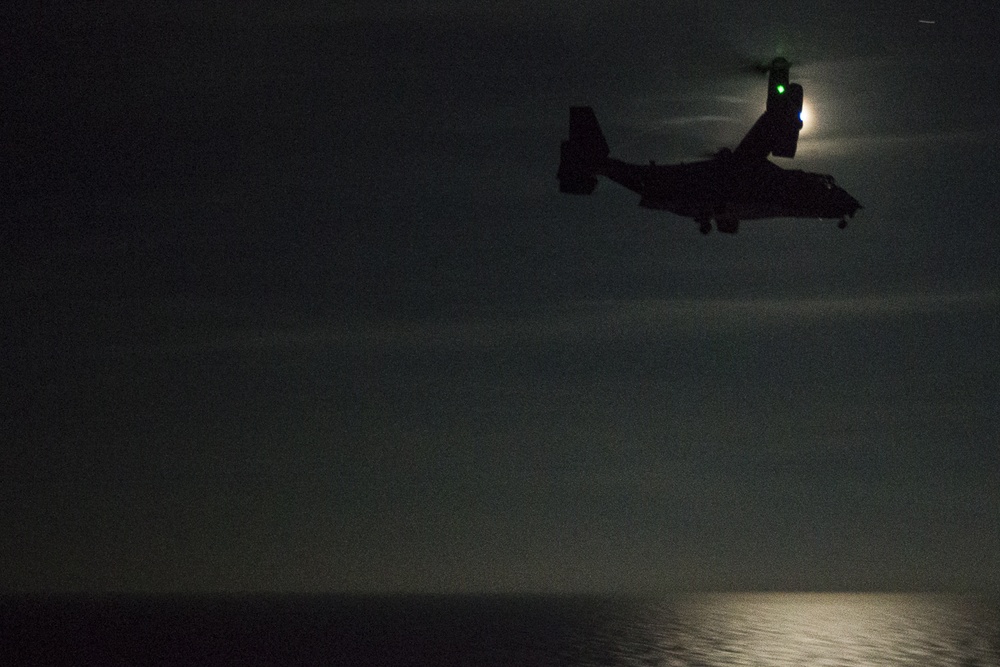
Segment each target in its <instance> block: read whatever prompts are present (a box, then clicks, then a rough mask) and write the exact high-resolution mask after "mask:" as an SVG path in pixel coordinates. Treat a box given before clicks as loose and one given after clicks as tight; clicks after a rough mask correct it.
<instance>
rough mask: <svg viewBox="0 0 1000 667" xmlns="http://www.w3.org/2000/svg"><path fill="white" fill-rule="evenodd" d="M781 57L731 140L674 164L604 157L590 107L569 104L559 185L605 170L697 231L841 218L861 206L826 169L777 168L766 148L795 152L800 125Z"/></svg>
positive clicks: (579, 184)
mask: <svg viewBox="0 0 1000 667" xmlns="http://www.w3.org/2000/svg"><path fill="white" fill-rule="evenodd" d="M788 68H789V64H788V61H787V60H785V59H784V58H775V59H774V60H773V61H772V62H771V64H770V66H768V67H767V71H768V89H767V107H766V109H765V111H764V113H763V114H762V115H761V117H760V118H758V119H757V122H756V123H754V125H753V127H752V128H750V131H749V132H747V134H746V136H745V137H743V140H742V141H741V142H740V144H739V145H738V146H737V147H736V149H735V150H729V149H728V148H724V149H722V150H721V151H719V152H718V153H716V154H715V156H714V157H712V158H711V159H709V160H702V161H699V162H690V163H681V164H675V165H657V164H656V163H655V162H653V161H650V163H649V165H640V164H629V163H627V162H622V161H621V160H616V159H614V158H611V157H609V155H610V150H609V148H608V142H607V141H606V140H605V138H604V134H603V133H602V132H601V127H600V125H599V124H598V122H597V117H596V116H595V115H594V110H593V109H592V108H590V107H571V108H570V110H569V140H567V141H564V142H562V150H561V155H560V161H559V172H558V174H557V178H558V179H559V190H560V192H566V193H569V194H577V195H589V194H591V193H592V192H593V191H594V188H596V187H597V177H598V176H604V177H606V178H608V179H610V180H612V181H614V182H616V183H619V184H621V185H623V186H625V187H626V188H628V189H629V190H632V191H633V192H636V193H638V194H639V195H640V200H639V205H640V206H643V207H646V208H651V209H660V210H664V211H670V212H671V213H675V214H677V215H680V216H684V217H688V218H694V220H695V222H697V223H698V228H699V230H700V231H701V233H702V234H708V233H709V232H710V231H711V230H712V220H715V225H716V227H717V228H718V230H719V231H720V232H724V233H728V234H735V233H736V231H737V229H739V223H740V220H757V219H761V218H839V219H840V223H839V224H838V227H840V228H841V229H843V228H844V227H846V226H847V218H849V217H850V218H853V217H854V214H855V213H856V212H857V210H858V209H860V208H863V207H862V206H861V204H859V203H858V201H857V200H856V199H855V198H854V197H852V196H851V195H849V194H848V193H847V191H846V190H844V189H843V188H841V187H839V186H838V185H837V184H836V182H835V181H834V179H833V176H829V175H827V174H815V173H810V172H806V171H800V170H794V169H782V168H781V167H779V166H778V165H776V164H774V163H773V162H771V161H770V160H768V155H775V156H777V157H787V158H793V157H795V149H796V147H797V145H798V140H799V130H801V129H802V119H801V117H800V114H801V113H802V86H800V85H799V84H797V83H789V81H788Z"/></svg>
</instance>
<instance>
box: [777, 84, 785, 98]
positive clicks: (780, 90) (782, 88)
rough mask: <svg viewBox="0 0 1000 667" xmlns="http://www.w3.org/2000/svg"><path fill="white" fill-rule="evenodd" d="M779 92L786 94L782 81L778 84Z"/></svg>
mask: <svg viewBox="0 0 1000 667" xmlns="http://www.w3.org/2000/svg"><path fill="white" fill-rule="evenodd" d="M778 94H779V95H784V94H785V87H784V86H782V85H781V84H780V83H779V84H778Z"/></svg>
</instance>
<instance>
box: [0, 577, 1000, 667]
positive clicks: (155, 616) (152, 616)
mask: <svg viewBox="0 0 1000 667" xmlns="http://www.w3.org/2000/svg"><path fill="white" fill-rule="evenodd" d="M0 662H2V664H78V665H97V664H101V665H106V664H130V665H210V664H232V665H345V666H352V667H354V666H357V667H361V666H364V665H385V666H389V667H392V666H396V665H469V666H479V665H483V666H490V665H498V666H499V665H503V666H512V667H514V666H532V665H578V666H598V665H601V666H621V667H626V666H628V667H631V666H639V665H645V666H651V665H660V666H665V667H668V666H669V667H674V666H677V667H679V666H688V665H690V666H695V665H697V666H703V667H714V666H722V665H739V666H743V665H745V666H747V667H750V666H753V667H764V666H771V667H792V666H795V667H799V666H802V665H815V666H829V667H833V666H835V665H837V666H862V665H864V666H868V667H873V666H881V665H886V666H888V665H913V666H916V665H920V666H921V667H925V666H936V665H941V666H955V667H959V666H962V667H970V666H973V665H977V666H980V667H1000V604H998V602H997V601H996V600H993V601H991V600H987V599H981V598H973V597H965V596H947V595H923V594H920V595H904V594H801V593H782V594H777V593H775V594H710V595H689V596H684V597H678V598H674V599H670V600H639V599H620V598H600V597H545V596H528V597H503V596H486V597H480V596H380V597H376V596H373V597H367V596H311V597H299V596H280V597H260V596H257V597H239V596H230V597H214V598H213V597H159V598H156V597H90V598H87V597H47V598H39V597H13V598H10V597H9V598H4V599H2V600H0Z"/></svg>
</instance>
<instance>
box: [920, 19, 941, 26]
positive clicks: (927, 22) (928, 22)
mask: <svg viewBox="0 0 1000 667" xmlns="http://www.w3.org/2000/svg"><path fill="white" fill-rule="evenodd" d="M917 23H925V24H927V25H934V24H935V23H937V21H927V20H925V19H917Z"/></svg>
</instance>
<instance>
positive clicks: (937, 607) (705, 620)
mask: <svg viewBox="0 0 1000 667" xmlns="http://www.w3.org/2000/svg"><path fill="white" fill-rule="evenodd" d="M580 639H581V641H586V640H585V639H584V638H582V637H581V638H580ZM590 641H592V642H595V644H594V646H593V655H592V656H584V660H582V661H581V662H580V663H579V664H582V665H621V666H623V667H624V666H631V665H669V666H673V665H677V666H681V665H705V666H714V665H734V666H743V665H746V666H748V667H749V666H754V667H757V666H760V667H764V666H767V667H791V666H793V665H794V666H796V667H798V666H800V665H815V666H831V667H832V666H834V665H845V666H846V665H852V666H853V665H866V666H872V665H887V666H888V665H894V666H901V665H902V666H906V665H914V666H915V665H920V666H922V667H926V666H929V665H941V666H946V665H947V666H950V665H955V666H959V665H961V666H971V665H980V666H983V667H985V666H997V665H1000V615H998V610H997V607H996V606H995V605H991V604H987V603H985V602H982V601H978V602H977V601H974V600H970V599H968V598H962V597H953V596H929V595H884V594H878V595H875V594H767V595H764V594H755V595H709V596H698V597H692V598H688V599H686V600H683V601H680V602H674V603H670V604H664V603H647V604H645V605H636V606H635V607H634V608H632V609H631V610H629V611H628V612H626V613H624V614H623V615H621V616H620V617H618V618H609V619H608V622H607V623H606V625H605V626H604V628H603V629H602V630H601V631H600V632H599V633H597V634H595V636H594V637H593V638H592V639H591V640H590Z"/></svg>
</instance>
